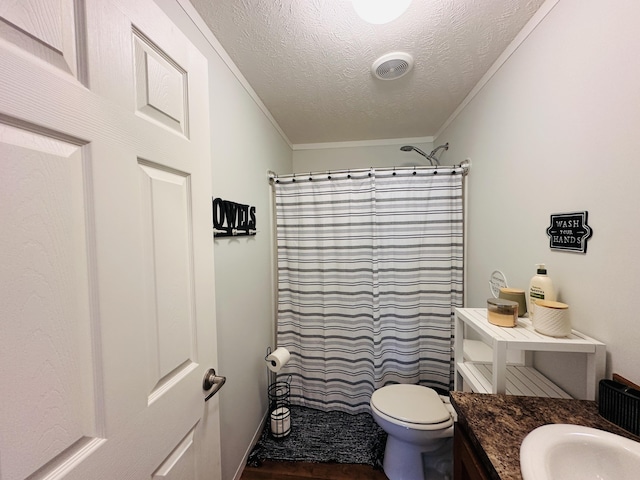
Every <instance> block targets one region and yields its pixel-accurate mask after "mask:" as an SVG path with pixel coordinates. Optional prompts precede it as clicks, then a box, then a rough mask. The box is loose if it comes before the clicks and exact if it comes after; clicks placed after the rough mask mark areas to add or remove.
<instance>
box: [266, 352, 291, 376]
mask: <svg viewBox="0 0 640 480" xmlns="http://www.w3.org/2000/svg"><path fill="white" fill-rule="evenodd" d="M290 358H291V354H290V353H289V350H287V349H286V348H284V347H279V348H276V349H275V350H274V351H273V352H271V354H270V355H268V356H267V367H268V368H269V370H271V371H272V372H276V373H277V372H279V371H280V369H281V368H282V367H284V366H285V365H286V364H287V362H288V361H289V359H290Z"/></svg>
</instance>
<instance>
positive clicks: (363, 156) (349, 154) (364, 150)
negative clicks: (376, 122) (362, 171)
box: [278, 139, 447, 173]
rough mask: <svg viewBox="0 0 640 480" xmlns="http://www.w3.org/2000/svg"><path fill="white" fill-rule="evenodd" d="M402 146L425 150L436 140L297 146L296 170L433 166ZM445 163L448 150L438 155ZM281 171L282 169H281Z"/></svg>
mask: <svg viewBox="0 0 640 480" xmlns="http://www.w3.org/2000/svg"><path fill="white" fill-rule="evenodd" d="M402 145H413V146H414V147H418V148H419V149H420V150H422V151H423V152H425V153H429V152H430V151H431V150H433V143H432V142H425V141H424V140H422V141H420V140H416V139H404V140H399V141H391V140H390V141H388V142H386V143H385V144H380V145H375V144H373V145H372V144H371V143H367V142H362V143H360V142H351V143H347V142H345V143H337V144H327V145H322V146H320V145H319V146H317V147H316V148H304V149H300V148H299V147H298V146H296V145H294V151H293V171H294V172H295V173H308V172H324V171H327V170H345V169H350V168H353V169H357V168H369V167H401V166H408V165H423V166H426V165H429V161H428V160H427V159H426V158H424V157H423V156H421V155H420V154H418V153H416V152H414V151H411V152H403V151H401V150H400V147H401V146H402ZM436 156H437V157H438V158H440V159H442V160H443V162H442V163H445V162H444V159H445V157H446V156H447V152H445V151H443V150H440V151H439V152H438V154H437V155H436ZM278 173H280V172H278Z"/></svg>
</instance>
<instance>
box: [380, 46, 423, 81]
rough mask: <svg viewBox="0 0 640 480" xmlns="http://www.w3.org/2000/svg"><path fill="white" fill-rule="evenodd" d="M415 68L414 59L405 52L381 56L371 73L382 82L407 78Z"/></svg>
mask: <svg viewBox="0 0 640 480" xmlns="http://www.w3.org/2000/svg"><path fill="white" fill-rule="evenodd" d="M412 68H413V57H412V56H411V55H409V54H408V53H404V52H393V53H387V54H386V55H383V56H381V57H380V58H379V59H377V60H376V61H375V62H373V65H371V72H372V73H373V76H374V77H376V78H379V79H380V80H395V79H396V78H400V77H403V76H405V75H406V74H407V73H409V72H410V71H411V69H412Z"/></svg>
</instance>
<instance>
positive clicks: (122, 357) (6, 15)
mask: <svg viewBox="0 0 640 480" xmlns="http://www.w3.org/2000/svg"><path fill="white" fill-rule="evenodd" d="M4 3H5V4H3V5H2V6H1V7H0V14H1V15H3V20H0V62H2V65H3V69H2V70H0V221H1V222H2V226H3V228H2V229H0V262H1V263H0V264H2V265H3V268H2V270H0V302H1V303H0V309H1V310H0V313H1V316H0V329H1V331H0V361H1V362H2V365H3V369H2V370H0V375H1V377H0V381H1V382H2V385H10V386H11V388H9V389H8V390H9V391H8V392H7V394H6V395H3V402H1V403H0V422H1V423H0V451H1V452H2V462H0V478H2V479H3V480H7V479H8V480H16V479H25V478H27V477H29V480H38V479H52V478H56V479H65V480H71V479H78V480H80V479H82V480H86V479H88V478H91V479H92V480H93V479H95V480H106V479H118V480H122V479H149V478H168V479H170V478H189V479H192V478H193V479H196V480H198V479H204V478H207V479H210V478H212V479H216V478H219V477H220V473H219V468H220V465H219V462H220V458H219V425H218V422H219V419H218V404H217V396H216V397H213V398H212V400H211V401H209V402H207V403H206V404H205V403H204V396H205V392H203V390H202V379H203V377H204V374H205V372H206V371H207V370H208V369H209V368H211V367H213V368H215V367H216V364H215V363H216V354H215V343H216V339H215V315H214V312H215V306H214V303H213V295H214V285H213V238H212V232H211V211H210V209H211V185H210V182H211V174H210V159H209V131H208V128H209V117H208V115H209V114H208V99H207V98H208V86H207V82H208V80H207V63H206V59H205V58H204V57H203V56H202V55H201V54H200V53H199V52H198V51H197V50H196V49H195V48H194V47H193V45H191V44H190V42H189V41H188V39H186V38H185V37H184V35H183V34H182V33H181V32H180V31H179V30H178V29H177V28H176V27H175V26H174V25H173V24H172V23H171V22H170V21H169V19H168V18H166V16H165V15H164V14H163V13H162V12H161V11H160V10H159V8H158V7H157V6H156V5H155V4H154V3H153V2H151V1H150V0H85V1H82V0H78V1H77V2H73V1H71V0H60V1H59V2H50V1H48V0H47V1H44V0H42V1H38V0H28V1H27V2H4ZM18 5H20V8H18ZM38 20H41V21H40V23H39V22H38ZM7 32H10V33H7ZM16 32H17V33H16ZM20 35H23V36H25V37H26V38H27V40H28V41H27V40H25V41H22V40H20V41H18V40H16V38H18V37H20ZM69 35H75V38H76V40H75V41H71V43H69V42H70V41H69V39H68V36H69ZM85 40H86V41H85ZM34 41H35V43H36V44H37V45H36V46H34V45H32V44H31V43H29V42H34ZM42 48H47V49H48V50H50V51H51V52H54V53H52V54H47V55H45V56H43V55H42V52H41V51H40V50H38V49H42ZM55 52H57V53H55ZM70 52H71V53H70ZM56 55H57V56H58V59H57V60H53V59H54V58H56ZM69 55H71V57H72V58H73V59H76V58H77V61H76V60H73V61H71V60H69ZM61 59H64V62H63V63H65V64H66V65H67V66H66V67H64V68H63V66H61V65H62V64H61V62H62V60H61ZM43 60H44V61H43ZM56 62H57V63H56ZM76 64H78V65H84V66H85V67H83V68H85V70H86V74H83V75H80V76H82V77H83V78H84V79H85V81H84V84H85V85H86V86H85V85H82V84H80V82H78V81H76V79H74V78H73V77H72V76H71V75H69V74H68V73H71V74H72V75H76V71H77V66H76ZM52 65H53V66H54V68H52ZM5 265H6V268H5ZM5 400H6V401H5Z"/></svg>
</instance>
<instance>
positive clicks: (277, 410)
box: [268, 375, 291, 438]
mask: <svg viewBox="0 0 640 480" xmlns="http://www.w3.org/2000/svg"><path fill="white" fill-rule="evenodd" d="M268 395H269V422H268V424H269V433H270V434H271V436H272V437H274V438H284V437H286V436H287V435H289V434H290V433H291V408H290V407H291V404H290V401H289V398H290V396H291V375H289V376H288V377H287V380H286V381H284V382H278V381H275V382H273V383H272V384H271V385H269V388H268Z"/></svg>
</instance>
